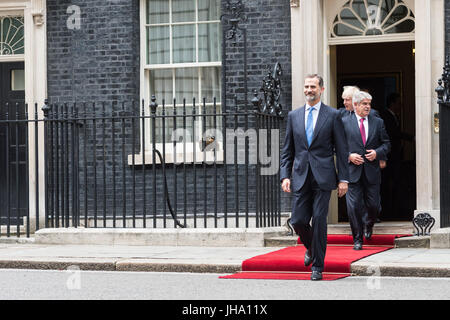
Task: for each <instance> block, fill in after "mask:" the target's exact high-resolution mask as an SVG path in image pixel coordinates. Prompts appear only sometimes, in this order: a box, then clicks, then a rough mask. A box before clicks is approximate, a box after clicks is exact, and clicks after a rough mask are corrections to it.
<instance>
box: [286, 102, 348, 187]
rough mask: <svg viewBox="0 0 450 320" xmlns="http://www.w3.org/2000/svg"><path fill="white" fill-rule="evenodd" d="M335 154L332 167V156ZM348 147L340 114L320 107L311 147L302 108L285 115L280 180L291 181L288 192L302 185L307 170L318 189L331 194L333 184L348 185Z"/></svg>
mask: <svg viewBox="0 0 450 320" xmlns="http://www.w3.org/2000/svg"><path fill="white" fill-rule="evenodd" d="M335 153H336V163H337V169H338V174H336V166H335V162H334V154H335ZM347 160H348V146H347V143H346V137H345V131H344V127H343V124H342V119H341V116H340V113H339V112H338V111H337V110H336V109H333V108H331V107H329V106H327V105H325V104H323V103H322V104H321V106H320V111H319V114H318V116H317V122H316V126H315V127H314V134H313V138H312V141H311V145H310V146H309V147H308V142H307V139H306V130H305V106H303V107H301V108H298V109H296V110H293V111H291V112H289V114H288V117H287V126H286V137H285V141H284V146H283V149H282V151H281V163H280V180H281V181H283V179H285V178H289V179H291V190H292V191H293V192H295V191H298V190H300V188H301V187H302V186H303V185H304V183H305V180H306V177H307V174H308V168H311V172H312V174H313V175H314V178H315V180H316V181H317V184H318V185H319V188H320V189H322V190H333V189H336V187H337V182H338V180H339V181H343V180H346V181H348V163H347Z"/></svg>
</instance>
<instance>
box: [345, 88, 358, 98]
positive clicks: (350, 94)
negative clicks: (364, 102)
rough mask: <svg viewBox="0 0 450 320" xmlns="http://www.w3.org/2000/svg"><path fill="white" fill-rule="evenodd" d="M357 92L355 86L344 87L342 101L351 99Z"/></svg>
mask: <svg viewBox="0 0 450 320" xmlns="http://www.w3.org/2000/svg"><path fill="white" fill-rule="evenodd" d="M358 91H359V88H358V87H357V86H344V91H343V92H342V99H345V98H350V97H353V95H354V94H355V93H356V92H358Z"/></svg>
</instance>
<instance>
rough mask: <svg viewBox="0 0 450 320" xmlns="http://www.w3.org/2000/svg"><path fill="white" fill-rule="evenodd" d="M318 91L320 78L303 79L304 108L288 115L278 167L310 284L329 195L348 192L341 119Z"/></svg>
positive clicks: (317, 267) (319, 259) (320, 260)
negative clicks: (290, 195) (289, 199)
mask: <svg viewBox="0 0 450 320" xmlns="http://www.w3.org/2000/svg"><path fill="white" fill-rule="evenodd" d="M323 91H324V86H323V79H322V77H321V76H319V75H317V74H313V75H308V76H307V77H306V79H305V84H304V94H305V97H306V101H307V103H306V105H305V106H303V107H301V108H298V109H296V110H293V111H291V112H289V114H288V117H287V126H286V138H285V142H284V146H283V149H282V152H281V166H280V180H281V183H282V185H281V187H282V189H283V191H284V192H291V191H292V193H293V203H292V215H291V224H292V226H293V228H294V230H295V232H296V233H297V234H298V235H299V236H300V239H301V241H302V242H303V244H304V246H305V247H306V249H307V251H306V253H305V266H308V265H310V264H312V266H311V269H312V274H311V280H321V279H322V271H323V268H324V259H325V251H326V246H327V215H328V205H329V201H330V196H331V190H333V189H336V187H338V195H339V196H340V197H342V196H343V195H344V194H345V193H346V192H347V188H348V163H347V159H348V147H347V143H346V142H347V141H346V137H345V132H344V127H343V124H342V119H341V116H340V114H339V112H338V111H337V110H336V109H333V108H331V107H329V106H327V105H325V104H323V103H322V102H321V95H322V93H323ZM335 153H336V162H337V168H338V174H337V175H336V167H335V162H334V155H335ZM338 181H339V184H338ZM310 220H312V225H310Z"/></svg>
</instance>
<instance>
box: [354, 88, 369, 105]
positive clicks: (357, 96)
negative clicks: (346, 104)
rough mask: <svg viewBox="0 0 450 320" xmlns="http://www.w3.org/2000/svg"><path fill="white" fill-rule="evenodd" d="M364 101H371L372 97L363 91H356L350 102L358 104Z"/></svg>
mask: <svg viewBox="0 0 450 320" xmlns="http://www.w3.org/2000/svg"><path fill="white" fill-rule="evenodd" d="M364 99H369V100H372V96H371V95H370V94H369V93H367V92H365V91H358V92H355V93H354V94H353V99H352V102H353V104H360V103H361V101H362V100H364Z"/></svg>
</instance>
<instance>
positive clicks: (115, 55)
mask: <svg viewBox="0 0 450 320" xmlns="http://www.w3.org/2000/svg"><path fill="white" fill-rule="evenodd" d="M71 5H75V6H78V7H79V8H80V12H81V21H80V27H81V28H80V29H79V30H76V29H74V30H70V29H69V28H68V27H67V20H68V19H69V18H70V17H71V15H72V14H70V13H67V8H68V7H69V6H71ZM47 43H48V50H47V52H48V53H47V54H48V98H49V100H50V102H68V101H78V102H79V101H105V102H111V101H131V100H133V99H134V100H139V53H140V49H139V1H138V0H114V1H108V0H70V1H69V0H48V1H47Z"/></svg>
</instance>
